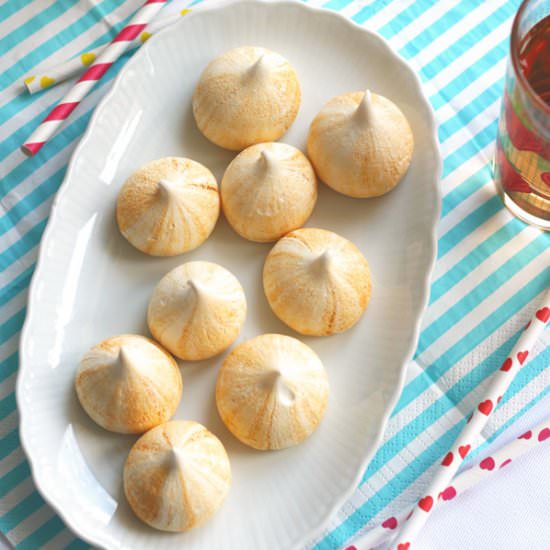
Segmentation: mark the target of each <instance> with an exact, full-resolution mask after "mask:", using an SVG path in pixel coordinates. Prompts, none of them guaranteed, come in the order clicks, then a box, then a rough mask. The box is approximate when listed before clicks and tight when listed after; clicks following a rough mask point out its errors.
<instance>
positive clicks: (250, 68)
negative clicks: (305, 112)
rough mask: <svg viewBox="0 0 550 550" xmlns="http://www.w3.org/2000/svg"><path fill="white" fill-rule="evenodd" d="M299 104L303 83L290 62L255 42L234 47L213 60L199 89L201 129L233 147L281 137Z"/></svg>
mask: <svg viewBox="0 0 550 550" xmlns="http://www.w3.org/2000/svg"><path fill="white" fill-rule="evenodd" d="M299 107H300V84H299V82H298V77H297V76H296V72H295V71H294V69H293V68H292V66H291V65H290V64H289V62H288V61H287V60H286V59H285V58H284V57H282V56H281V55H279V54H277V53H275V52H272V51H270V50H267V49H265V48H257V47H252V46H244V47H241V48H235V49H233V50H229V51H228V52H226V53H224V54H223V55H220V56H219V57H216V58H215V59H214V60H213V61H211V62H210V63H209V64H208V66H207V67H206V69H205V70H204V71H203V73H202V75H201V77H200V80H199V82H198V84H197V87H196V89H195V93H194V94H193V114H194V115H195V120H196V122H197V126H198V127H199V130H200V131H201V132H202V133H203V134H204V135H205V136H206V137H207V138H208V139H209V140H210V141H212V142H213V143H215V144H216V145H219V146H220V147H224V148H225V149H231V150H233V151H240V150H242V149H244V148H245V147H248V146H249V145H253V144H254V143H261V142H264V141H275V140H276V139H278V138H280V137H281V136H282V135H283V134H284V133H285V132H286V131H287V130H288V128H289V127H290V125H291V124H292V122H293V121H294V119H295V118H296V114H297V113H298V108H299Z"/></svg>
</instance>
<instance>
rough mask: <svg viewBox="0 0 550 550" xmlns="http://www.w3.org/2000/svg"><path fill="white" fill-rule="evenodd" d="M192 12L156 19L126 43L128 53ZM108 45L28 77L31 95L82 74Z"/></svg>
mask: <svg viewBox="0 0 550 550" xmlns="http://www.w3.org/2000/svg"><path fill="white" fill-rule="evenodd" d="M189 11H191V10H190V9H184V10H181V11H180V12H179V13H175V14H172V15H169V16H167V17H163V18H162V19H158V20H157V19H155V20H154V21H152V22H151V23H149V24H148V25H147V27H145V30H143V31H142V32H140V33H139V36H137V37H136V38H135V39H134V40H132V41H131V42H127V43H126V51H129V50H133V49H135V48H139V46H141V45H142V44H143V43H144V42H146V41H147V40H148V39H149V38H150V37H151V36H152V35H153V34H155V33H156V32H158V31H159V30H161V29H163V28H165V27H167V26H169V25H172V24H173V23H175V22H176V21H179V20H180V19H181V17H182V16H183V15H185V14H186V13H188V12H189ZM106 47H107V44H104V45H103V46H99V48H95V49H94V50H90V51H87V52H84V53H81V54H80V55H79V56H78V57H73V58H72V59H69V60H66V61H63V62H61V63H59V64H57V65H54V66H53V67H50V68H48V69H45V70H44V71H43V72H40V73H37V74H33V75H27V76H26V77H25V78H24V80H23V83H24V84H25V87H26V88H27V91H28V92H29V94H35V93H37V92H41V91H42V90H46V89H47V88H51V87H52V86H55V85H56V84H59V83H60V82H64V81H65V80H68V79H69V78H72V77H73V76H76V75H77V74H79V73H81V72H82V71H83V70H84V69H85V68H86V67H88V66H89V65H90V64H91V63H93V62H94V61H95V60H96V58H97V57H98V56H99V55H101V53H102V52H103V51H105V48H106Z"/></svg>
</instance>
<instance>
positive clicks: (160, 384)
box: [75, 334, 182, 433]
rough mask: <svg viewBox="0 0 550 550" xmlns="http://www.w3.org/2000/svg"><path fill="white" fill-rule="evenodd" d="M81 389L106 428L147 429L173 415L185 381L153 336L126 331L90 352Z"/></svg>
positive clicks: (81, 371)
mask: <svg viewBox="0 0 550 550" xmlns="http://www.w3.org/2000/svg"><path fill="white" fill-rule="evenodd" d="M75 387H76V393H77V395H78V399H79V401H80V403H81V405H82V407H83V408H84V410H85V411H86V412H87V413H88V414H89V415H90V417H91V418H92V420H94V421H95V422H97V423H98V424H99V425H100V426H102V427H103V428H105V429H106V430H110V431H112V432H119V433H142V432H144V431H146V430H149V429H150V428H153V427H154V426H157V425H158V424H161V423H162V422H166V421H167V420H168V419H169V418H171V417H172V415H173V414H174V413H175V412H176V408H177V406H178V404H179V402H180V399H181V387H182V383H181V375H180V372H179V369H178V366H177V364H176V362H175V361H174V359H173V358H172V356H171V355H170V354H168V353H167V352H166V351H164V350H163V349H162V348H161V347H160V346H158V345H157V344H156V343H154V342H152V341H151V340H149V339H148V338H145V337H143V336H137V335H133V334H123V335H121V336H114V337H112V338H108V339H107V340H104V341H103V342H101V343H100V344H98V345H97V346H94V347H93V348H92V349H91V350H90V351H88V352H87V353H86V354H85V355H84V357H83V358H82V361H81V362H80V368H79V370H78V373H77V375H76V380H75Z"/></svg>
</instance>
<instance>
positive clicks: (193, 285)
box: [187, 279, 206, 298]
mask: <svg viewBox="0 0 550 550" xmlns="http://www.w3.org/2000/svg"><path fill="white" fill-rule="evenodd" d="M187 284H188V285H189V288H190V289H191V290H192V291H193V294H194V295H195V297H196V298H200V297H201V296H202V295H204V294H205V293H206V288H205V287H204V285H202V284H201V283H199V282H198V281H195V280H194V279H189V281H188V282H187Z"/></svg>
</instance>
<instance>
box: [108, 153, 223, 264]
mask: <svg viewBox="0 0 550 550" xmlns="http://www.w3.org/2000/svg"><path fill="white" fill-rule="evenodd" d="M219 213H220V198H219V194H218V185H217V183H216V179H215V178H214V176H213V175H212V172H210V170H208V169H207V168H205V167H204V166H203V165H202V164H199V163H198V162H195V161H193V160H190V159H185V158H179V157H166V158H162V159H159V160H154V161H153V162H149V163H148V164H146V165H145V166H142V167H141V168H140V169H139V170H137V171H136V172H134V173H133V174H132V175H131V176H130V177H129V178H128V179H127V180H126V182H125V183H124V185H123V186H122V189H121V190H120V193H119V195H118V201H117V209H116V217H117V222H118V227H119V228H120V232H121V233H122V234H123V235H124V237H126V239H127V240H128V241H129V242H130V243H131V244H132V245H134V246H135V247H136V248H137V249H139V250H141V251H142V252H145V253H147V254H151V255H152V256H175V255H176V254H181V253H183V252H187V251H188V250H193V249H194V248H197V246H199V245H201V244H202V243H203V242H204V241H205V240H206V239H207V238H208V236H209V235H210V233H212V231H213V229H214V226H215V225H216V221H217V219H218V216H219Z"/></svg>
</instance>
